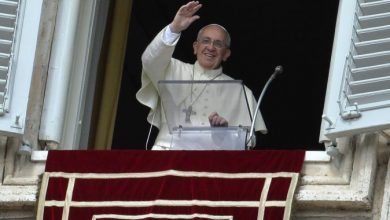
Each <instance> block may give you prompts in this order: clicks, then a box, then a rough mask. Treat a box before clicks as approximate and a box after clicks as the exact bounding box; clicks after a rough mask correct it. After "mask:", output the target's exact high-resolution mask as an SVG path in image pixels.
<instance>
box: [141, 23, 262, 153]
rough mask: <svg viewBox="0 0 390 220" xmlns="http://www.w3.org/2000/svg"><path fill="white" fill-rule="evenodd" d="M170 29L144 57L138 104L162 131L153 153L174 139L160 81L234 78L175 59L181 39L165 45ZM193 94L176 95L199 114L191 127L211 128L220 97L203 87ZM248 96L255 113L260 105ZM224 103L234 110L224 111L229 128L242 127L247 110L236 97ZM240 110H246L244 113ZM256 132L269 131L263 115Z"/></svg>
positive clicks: (250, 92) (151, 121)
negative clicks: (170, 130) (144, 107)
mask: <svg viewBox="0 0 390 220" xmlns="http://www.w3.org/2000/svg"><path fill="white" fill-rule="evenodd" d="M167 29H169V27H168V26H167V27H165V28H164V29H163V30H162V31H160V33H158V35H157V36H156V37H155V38H154V39H153V41H152V42H151V43H150V44H149V45H148V47H147V48H146V50H145V51H144V53H143V55H142V75H141V80H142V86H141V88H140V90H139V91H138V92H137V94H136V98H137V100H138V101H139V102H140V103H142V104H144V105H146V106H148V107H149V108H150V112H149V115H148V118H147V120H148V122H149V123H151V124H153V125H154V126H156V127H157V128H158V129H159V133H158V135H157V138H156V140H155V143H154V146H153V148H152V149H153V150H165V149H169V148H170V144H171V138H172V136H171V134H170V133H169V129H168V125H167V120H166V117H165V114H164V111H162V106H161V99H160V95H159V91H158V81H160V80H232V78H231V77H229V76H227V75H225V74H223V73H222V67H220V68H218V69H214V70H205V69H203V68H202V67H201V66H200V65H199V64H198V62H195V64H188V63H184V62H182V61H180V60H177V59H174V58H172V54H173V52H174V50H175V46H176V44H177V42H178V40H179V35H178V37H177V38H176V39H174V40H173V41H172V42H171V43H169V42H166V40H165V41H164V39H165V38H164V39H163V35H164V34H166V33H165V32H166V31H168V32H170V30H167ZM164 37H165V36H164ZM196 87H199V88H196ZM191 90H193V91H188V88H187V89H185V91H181V92H176V93H175V94H177V95H178V96H183V97H184V98H182V101H183V105H184V107H186V106H188V105H189V104H193V106H194V108H196V114H194V115H191V123H193V124H196V125H200V126H207V125H209V121H208V116H209V115H210V113H211V112H214V111H216V109H215V107H214V106H217V102H218V101H217V100H221V96H218V94H215V92H213V91H212V90H210V89H209V88H205V87H204V86H201V85H194V87H193V88H191ZM194 90H195V91H194ZM196 91H198V92H196ZM191 92H194V94H193V96H192V97H191V100H188V97H189V94H190V93H191ZM245 92H246V95H247V100H248V105H249V108H250V111H251V112H254V109H255V108H256V105H257V102H256V99H255V97H254V96H253V93H252V91H251V90H250V89H248V88H247V87H245ZM213 96H217V97H213ZM179 99H180V98H179ZM225 99H228V100H229V102H230V103H231V107H230V106H229V107H227V108H226V107H225V108H224V115H221V116H222V117H224V118H226V119H228V122H229V125H231V124H235V123H239V122H240V121H242V120H244V118H245V119H246V118H248V111H247V106H239V105H237V104H235V103H240V101H239V100H237V98H235V97H234V96H233V97H232V96H229V97H227V98H225ZM235 99H236V100H235ZM194 101H195V102H194ZM190 102H194V103H190ZM241 109H245V110H244V111H241ZM217 112H218V111H217ZM218 113H219V112H218ZM245 113H246V114H245ZM183 114H184V113H183ZM227 115H228V116H227ZM255 130H256V131H261V132H262V133H267V128H266V126H265V123H264V120H263V118H262V116H261V114H260V113H258V114H257V118H256V123H255Z"/></svg>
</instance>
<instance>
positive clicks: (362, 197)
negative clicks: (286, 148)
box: [296, 134, 379, 211]
mask: <svg viewBox="0 0 390 220" xmlns="http://www.w3.org/2000/svg"><path fill="white" fill-rule="evenodd" d="M378 144H379V142H378V135H377V134H366V135H361V136H358V137H353V138H345V139H343V140H339V144H338V148H339V150H340V151H341V153H342V154H343V156H342V158H339V159H337V158H336V159H335V158H332V160H330V161H329V162H325V163H316V162H309V163H305V165H304V169H303V174H302V175H303V176H302V178H301V180H302V181H301V185H300V186H299V189H298V191H297V194H296V208H297V210H303V211H304V210H313V209H314V210H315V209H318V210H319V209H324V208H326V209H332V208H334V209H343V210H360V211H362V210H370V209H371V208H372V202H373V188H374V183H375V174H376V169H377V159H376V158H377V146H378Z"/></svg>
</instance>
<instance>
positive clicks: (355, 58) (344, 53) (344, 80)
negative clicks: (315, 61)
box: [320, 0, 390, 141]
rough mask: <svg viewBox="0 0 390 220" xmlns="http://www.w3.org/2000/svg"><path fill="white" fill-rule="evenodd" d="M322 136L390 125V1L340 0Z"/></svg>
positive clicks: (349, 133)
mask: <svg viewBox="0 0 390 220" xmlns="http://www.w3.org/2000/svg"><path fill="white" fill-rule="evenodd" d="M322 117H323V122H322V129H321V137H320V141H323V140H325V139H331V140H334V139H335V138H337V137H343V136H350V135H354V134H359V133H366V132H373V131H382V130H385V129H388V128H390V1H369V0H366V1H362V0H360V1H340V6H339V13H338V18H337V26H336V32H335V39H334V45H333V51H332V60H331V67H330V72H329V79H328V88H327V94H326V99H325V106H324V114H323V116H322Z"/></svg>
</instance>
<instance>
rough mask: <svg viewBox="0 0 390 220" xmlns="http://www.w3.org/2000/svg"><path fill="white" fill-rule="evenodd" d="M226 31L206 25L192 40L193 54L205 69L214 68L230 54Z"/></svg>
mask: <svg viewBox="0 0 390 220" xmlns="http://www.w3.org/2000/svg"><path fill="white" fill-rule="evenodd" d="M226 37H227V36H226V32H225V31H224V30H222V29H221V28H220V27H218V26H209V27H206V28H205V29H204V30H203V32H202V33H201V35H200V36H199V38H198V39H197V41H195V42H194V44H193V47H194V54H195V55H196V58H197V60H198V62H199V65H201V66H202V67H203V68H205V69H210V70H211V69H216V68H218V67H219V66H220V65H221V62H222V61H226V60H227V58H228V57H229V56H230V49H229V48H228V46H227V45H226Z"/></svg>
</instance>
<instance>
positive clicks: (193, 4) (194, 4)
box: [169, 1, 202, 33]
mask: <svg viewBox="0 0 390 220" xmlns="http://www.w3.org/2000/svg"><path fill="white" fill-rule="evenodd" d="M201 7H202V4H200V3H199V2H198V1H190V2H188V3H187V4H185V5H183V6H181V7H180V8H179V10H178V11H177V13H176V15H175V18H174V19H173V21H172V22H171V24H170V25H169V27H170V28H171V30H172V32H174V33H180V32H182V31H184V30H185V29H187V28H188V27H189V26H190V25H191V24H192V22H194V21H195V20H198V19H199V15H194V14H195V13H196V12H197V11H198V10H199V9H200V8H201Z"/></svg>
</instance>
